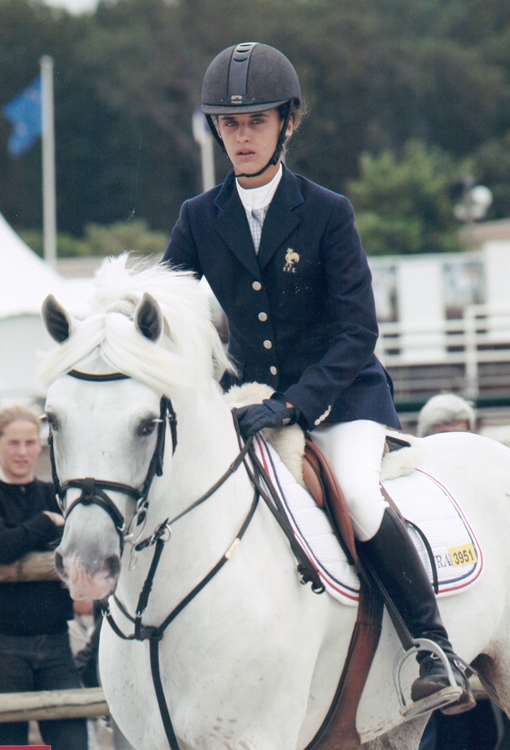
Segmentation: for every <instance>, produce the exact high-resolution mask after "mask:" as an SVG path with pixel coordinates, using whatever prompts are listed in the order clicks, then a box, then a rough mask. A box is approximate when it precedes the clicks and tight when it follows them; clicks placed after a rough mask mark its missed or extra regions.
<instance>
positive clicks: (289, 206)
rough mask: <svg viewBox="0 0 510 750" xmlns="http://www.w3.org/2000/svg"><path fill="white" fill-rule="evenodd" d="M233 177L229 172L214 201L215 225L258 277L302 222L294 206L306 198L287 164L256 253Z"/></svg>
mask: <svg viewBox="0 0 510 750" xmlns="http://www.w3.org/2000/svg"><path fill="white" fill-rule="evenodd" d="M234 180H235V178H234V173H233V172H230V174H228V175H227V177H226V179H225V182H224V183H223V185H222V187H221V189H220V192H219V193H218V195H217V196H216V199H215V201H214V203H215V205H216V206H217V208H218V209H219V211H218V216H217V219H216V222H215V228H216V230H217V231H218V232H219V234H220V235H221V237H222V238H223V239H224V240H225V242H226V243H227V245H228V246H229V247H230V249H231V250H232V252H233V253H234V255H235V256H236V257H237V258H238V259H239V260H240V261H241V263H243V265H244V266H246V268H248V270H249V271H251V273H253V274H254V276H256V277H257V278H259V277H260V271H261V269H263V268H264V266H266V265H267V263H268V262H269V260H270V259H271V257H272V256H273V255H274V253H275V252H276V250H277V249H278V248H279V247H280V245H281V244H282V243H283V242H284V241H285V239H286V238H287V237H288V236H289V234H291V232H292V231H293V230H294V229H295V227H296V226H297V225H298V224H299V222H300V217H299V211H295V210H294V209H296V208H298V206H300V205H301V204H302V203H303V201H304V198H303V196H302V193H301V190H300V188H299V184H298V181H297V179H296V176H295V175H294V174H293V173H292V172H291V171H290V170H288V169H287V168H286V167H285V166H284V167H283V174H282V179H281V180H280V184H279V185H278V188H277V190H276V193H275V195H274V198H273V200H272V201H271V205H270V207H269V211H268V212H267V216H266V219H265V221H264V227H263V230H262V238H261V242H260V248H259V254H258V256H257V255H255V252H254V250H253V241H252V238H251V233H250V228H249V226H248V221H247V219H246V213H245V210H244V207H243V204H242V202H241V199H240V198H239V195H238V193H237V189H236V186H235V182H234Z"/></svg>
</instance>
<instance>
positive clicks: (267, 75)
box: [164, 42, 474, 713]
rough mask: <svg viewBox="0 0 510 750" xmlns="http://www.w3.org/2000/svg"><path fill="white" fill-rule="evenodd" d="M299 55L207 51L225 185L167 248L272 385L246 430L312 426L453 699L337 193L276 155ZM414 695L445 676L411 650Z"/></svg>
mask: <svg viewBox="0 0 510 750" xmlns="http://www.w3.org/2000/svg"><path fill="white" fill-rule="evenodd" d="M300 110H301V92H300V86H299V81H298V78H297V75H296V71H295V70H294V67H293V66H292V64H291V63H290V62H289V60H288V59H287V58H286V57H285V56H284V55H283V54H282V53H281V52H279V51H278V50H277V49H274V48H273V47H270V46H267V45H265V44H259V43H251V42H250V43H243V44H239V45H237V46H232V47H229V48H227V49H225V50H223V51H222V52H221V53H220V54H219V55H217V57H215V59H214V60H213V61H212V63H211V64H210V66H209V68H208V70H207V72H206V74H205V78H204V83H203V89H202V111H203V112H204V113H205V115H206V117H207V120H208V123H209V127H210V129H211V132H212V134H213V136H214V137H215V139H216V141H217V142H218V143H219V144H220V146H221V147H222V149H223V150H224V151H225V152H226V153H227V155H228V157H229V159H230V161H231V162H232V165H233V171H231V172H230V174H228V175H227V177H226V179H225V181H224V182H223V184H222V185H220V186H218V187H216V188H213V189H212V190H210V191H208V192H207V193H204V194H202V195H199V196H198V197H196V198H193V199H191V200H189V201H186V202H185V203H184V204H183V206H182V209H181V213H180V217H179V220H178V221H177V224H176V225H175V227H174V229H173V231H172V236H171V240H170V243H169V245H168V248H167V250H166V253H165V256H164V260H165V261H167V262H169V263H171V265H172V266H181V267H184V268H186V269H192V270H193V271H195V272H196V274H197V275H198V276H202V275H204V276H205V277H206V278H207V280H208V282H209V284H210V286H211V288H212V290H213V292H214V294H215V295H216V297H217V299H218V301H219V303H220V304H221V306H222V307H223V310H224V311H225V314H226V316H227V319H228V323H229V354H230V356H231V358H232V360H233V362H234V364H235V365H236V367H237V372H238V375H237V378H235V377H233V376H232V375H230V374H227V375H226V376H224V378H223V381H222V384H223V386H224V387H228V386H230V385H231V384H232V383H243V382H250V381H258V382H263V383H267V384H269V385H270V386H271V387H272V388H273V389H274V393H273V394H272V396H271V398H269V399H266V400H265V401H263V403H262V404H258V405H255V406H248V407H245V408H244V409H241V410H239V411H238V415H239V423H240V428H241V431H242V433H243V435H244V436H245V437H247V436H249V435H252V434H254V433H255V432H257V431H258V430H261V429H262V428H264V427H280V426H282V425H287V424H292V423H294V422H299V424H300V425H301V426H302V427H303V428H304V429H305V430H307V431H313V438H314V441H315V442H316V443H317V444H318V445H319V447H321V448H322V449H323V451H324V452H325V453H326V455H327V456H328V458H329V460H330V462H331V464H332V466H333V469H334V470H335V472H336V475H337V478H338V480H339V482H340V485H341V486H342V489H343V490H344V494H345V496H346V500H347V504H348V508H349V512H350V515H351V518H352V522H353V526H354V532H355V535H356V537H357V539H358V541H359V549H360V553H361V555H363V556H364V558H365V559H367V560H368V561H370V562H371V564H372V566H373V567H374V568H375V569H376V570H377V572H378V575H379V578H380V579H381V580H382V583H383V585H384V586H385V587H386V589H387V591H388V593H389V594H390V596H391V597H392V598H393V600H394V603H395V605H396V606H397V608H398V610H399V612H400V614H401V616H402V617H403V619H404V621H405V623H406V625H407V627H408V629H409V630H410V632H411V634H412V635H413V637H415V638H419V637H421V638H430V639H431V640H433V641H435V642H436V643H437V644H439V645H440V646H441V647H442V648H443V651H444V652H445V653H446V654H447V656H448V658H449V659H450V661H451V664H452V669H453V672H454V675H455V679H456V681H457V683H458V684H459V685H460V686H461V687H462V689H463V692H462V695H461V697H460V699H459V700H458V701H457V702H456V703H454V704H451V705H449V706H448V707H447V708H446V709H445V710H446V711H447V712H449V713H460V712H462V711H465V710H468V709H469V708H472V707H473V706H474V700H473V697H472V694H471V691H470V688H469V683H468V681H467V679H466V677H465V675H464V672H463V671H462V670H461V668H460V667H459V665H458V663H457V662H456V656H455V653H454V651H453V648H452V646H451V644H450V642H449V640H448V636H447V633H446V630H445V628H444V626H443V624H442V621H441V617H440V615H439V611H438V608H437V605H436V600H435V597H434V594H433V590H432V587H431V585H430V583H429V580H428V577H427V575H426V573H425V570H424V568H423V566H422V563H421V561H420V558H419V556H418V554H417V552H416V549H415V547H414V544H413V542H412V541H411V539H410V537H409V536H408V534H407V531H406V529H405V527H404V525H403V524H402V523H401V521H400V519H399V518H398V516H397V515H396V514H395V513H394V511H393V510H392V509H390V508H389V506H388V504H387V503H386V501H385V500H384V498H383V496H382V494H381V489H380V485H379V472H380V463H381V456H382V453H383V447H384V442H385V433H386V427H387V426H391V427H394V428H399V427H400V423H399V419H398V416H397V414H396V411H395V407H394V404H393V398H392V386H391V381H390V378H389V376H388V375H387V373H386V372H385V370H384V368H383V367H382V365H381V364H380V362H379V361H378V360H377V358H376V357H375V355H374V348H375V344H376V340H377V335H378V329H377V322H376V315H375V306H374V299H373V293H372V287H371V275H370V271H369V268H368V263H367V259H366V256H365V253H364V251H363V248H362V246H361V242H360V238H359V235H358V232H357V230H356V227H355V224H354V216H353V211H352V207H351V204H350V203H349V201H348V200H347V199H346V198H345V197H344V196H341V195H338V194H336V193H333V192H331V191H329V190H326V189H325V188H322V187H320V186H318V185H316V184H314V183H313V182H310V181H309V180H307V179H305V178H303V177H300V176H298V175H295V174H293V173H292V172H291V171H290V170H289V169H287V167H286V166H285V165H284V164H283V163H282V155H283V153H284V150H285V143H286V141H287V139H288V138H290V137H291V136H292V134H293V132H294V131H295V130H296V129H297V127H298V125H299V122H300V119H301V111H300ZM418 660H419V662H420V677H419V678H418V679H417V680H415V682H414V684H413V686H412V699H413V700H418V699H421V698H425V697H427V696H429V695H432V694H434V693H437V692H438V691H439V690H442V689H443V688H445V687H446V686H447V685H449V681H448V678H447V673H446V669H445V667H444V665H443V663H442V662H441V660H440V659H438V658H437V657H434V656H433V655H432V654H430V652H428V653H427V652H420V653H419V654H418Z"/></svg>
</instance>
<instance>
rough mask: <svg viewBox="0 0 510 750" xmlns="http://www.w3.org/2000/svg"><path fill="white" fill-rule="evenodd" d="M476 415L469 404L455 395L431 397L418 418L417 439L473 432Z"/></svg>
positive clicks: (445, 394) (440, 394) (444, 394)
mask: <svg viewBox="0 0 510 750" xmlns="http://www.w3.org/2000/svg"><path fill="white" fill-rule="evenodd" d="M475 425H476V413H475V410H474V408H473V406H472V404H471V402H469V401H466V400H465V399H463V398H461V397H460V396H456V395H455V393H439V394H438V395H437V396H432V398H430V399H429V400H428V401H427V403H426V404H425V406H424V407H423V408H422V410H421V411H420V414H419V416H418V427H417V434H418V437H427V435H435V434H436V433H438V432H474V430H475Z"/></svg>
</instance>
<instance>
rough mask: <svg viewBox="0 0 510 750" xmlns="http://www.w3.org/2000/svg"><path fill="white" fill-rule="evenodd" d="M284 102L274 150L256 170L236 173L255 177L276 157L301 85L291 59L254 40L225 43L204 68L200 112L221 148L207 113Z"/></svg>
mask: <svg viewBox="0 0 510 750" xmlns="http://www.w3.org/2000/svg"><path fill="white" fill-rule="evenodd" d="M282 104H288V110H287V115H286V117H285V121H284V123H283V126H282V128H281V130H280V136H279V138H278V143H277V145H276V150H275V152H274V154H273V156H272V157H271V159H270V160H269V162H268V163H267V164H266V166H265V167H264V168H263V169H261V170H260V171H259V172H257V173H256V174H253V175H237V176H238V177H258V176H259V175H260V174H262V173H263V172H265V171H266V169H268V167H270V166H271V165H272V164H276V163H277V162H278V159H279V158H280V154H281V152H282V149H283V146H284V144H285V140H286V138H285V132H286V130H287V126H288V124H289V120H290V116H291V114H292V108H293V107H297V108H299V107H300V106H301V89H300V87H299V80H298V77H297V74H296V71H295V70H294V66H293V65H292V63H291V62H290V61H289V60H288V59H287V58H286V57H285V55H283V54H282V53H281V52H280V51H279V50H277V49H275V48H274V47H270V46H269V45H267V44H259V43H258V42H243V43H242V44H238V45H234V46H232V47H227V49H224V50H223V52H220V54H219V55H217V56H216V57H215V58H214V60H213V61H212V63H211V64H210V65H209V67H208V68H207V71H206V73H205V76H204V83H203V86H202V112H203V113H204V114H205V116H206V118H207V122H208V124H209V128H210V129H211V133H212V134H213V136H214V138H215V139H216V141H217V142H218V143H219V145H220V146H221V148H222V149H223V150H225V146H224V145H223V141H222V140H221V138H220V137H219V135H218V131H217V130H216V126H215V124H214V122H213V119H212V117H211V115H225V114H234V113H236V114H243V115H244V114H250V113H252V112H264V111H266V110H268V109H273V108H275V107H279V106H280V105H282Z"/></svg>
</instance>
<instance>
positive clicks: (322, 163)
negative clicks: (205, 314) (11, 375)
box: [0, 0, 510, 252]
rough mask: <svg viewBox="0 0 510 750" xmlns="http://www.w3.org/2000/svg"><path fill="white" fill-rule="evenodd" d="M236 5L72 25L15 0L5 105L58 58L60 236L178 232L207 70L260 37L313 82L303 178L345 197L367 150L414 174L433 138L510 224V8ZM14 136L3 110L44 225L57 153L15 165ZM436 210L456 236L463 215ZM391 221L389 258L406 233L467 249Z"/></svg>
mask: <svg viewBox="0 0 510 750" xmlns="http://www.w3.org/2000/svg"><path fill="white" fill-rule="evenodd" d="M232 10H233V5H232V1H231V0H100V2H99V5H98V8H97V11H96V13H95V14H85V15H81V16H71V15H69V14H68V13H67V12H65V11H62V10H56V9H50V8H48V7H46V6H44V5H43V3H42V0H0V107H1V106H3V104H5V103H6V102H8V101H9V100H10V99H12V98H13V97H14V96H16V95H17V94H18V93H20V92H21V91H22V90H23V89H24V87H25V86H26V85H28V83H29V82H30V81H31V80H32V79H33V78H34V76H35V75H36V74H37V71H38V66H39V58H40V56H41V55H42V54H50V55H52V56H53V57H54V59H55V66H56V68H55V69H56V75H55V118H56V137H57V144H56V157H57V208H58V226H59V229H60V231H62V232H64V233H67V234H69V235H70V236H73V237H76V238H81V237H83V235H84V232H85V227H86V226H87V225H89V224H100V225H103V224H105V225H111V224H114V223H116V222H126V221H130V220H132V219H143V220H145V221H146V222H147V225H148V226H149V227H150V228H152V229H158V230H162V231H164V232H165V233H166V235H168V234H169V232H170V230H171V228H172V226H173V224H174V223H175V220H176V218H177V216H178V211H179V207H180V205H181V203H182V202H183V201H184V200H185V199H186V198H189V197H191V196H192V195H194V194H196V193H198V192H199V191H200V189H201V182H200V155H199V152H198V148H197V146H196V144H195V143H194V141H193V138H192V134H191V116H192V113H193V111H194V109H195V108H196V106H197V105H198V103H199V100H200V89H201V81H202V78H203V74H204V71H205V69H206V67H207V64H208V63H209V61H210V60H211V59H212V58H213V56H214V55H215V54H216V53H217V52H218V51H220V50H221V49H222V48H223V47H226V46H227V45H229V44H234V43H236V42H239V41H243V40H246V39H258V40H260V41H263V42H266V43H268V44H273V45H275V46H277V47H278V48H280V49H281V50H282V51H283V52H284V53H285V54H286V55H287V56H288V57H289V58H290V59H291V60H292V61H293V63H294V64H295V66H296V69H297V71H298V74H299V76H300V80H301V83H302V89H303V94H304V96H305V98H306V100H307V101H308V104H309V109H310V115H309V116H308V117H307V118H305V121H304V124H303V126H302V128H301V130H300V132H299V133H298V134H297V135H296V136H295V137H294V138H293V142H292V143H291V148H290V151H289V156H288V164H289V166H290V167H291V168H292V169H295V170H296V171H298V172H300V173H302V174H304V175H306V176H307V177H310V178H311V179H313V180H315V181H317V182H319V183H321V184H323V185H325V186H326V187H329V188H331V189H332V190H336V191H340V192H343V191H345V190H346V188H347V186H348V185H349V184H350V183H351V182H354V183H355V182H356V180H357V178H358V177H359V176H360V169H361V170H364V169H366V166H363V165H364V164H365V162H360V156H361V154H371V155H372V157H373V159H375V160H377V159H378V158H379V157H381V155H383V154H386V152H388V153H391V154H395V155H396V156H395V160H396V161H395V164H398V163H400V161H401V154H402V144H404V143H407V142H408V141H416V140H419V141H421V142H422V143H423V144H425V145H426V148H427V153H428V154H429V155H430V154H431V153H432V152H434V149H440V150H441V153H443V154H444V155H445V158H447V159H449V160H451V162H452V163H454V162H455V163H456V162H459V161H461V160H463V159H465V158H467V157H469V158H470V159H471V160H472V164H473V169H474V174H475V178H476V179H477V181H481V180H483V181H484V182H485V184H487V185H488V187H490V188H491V189H494V192H495V201H494V204H493V207H492V209H491V215H490V216H491V217H492V218H500V217H504V216H509V215H510V167H507V166H504V165H505V164H507V161H508V157H507V156H506V153H508V151H506V152H505V149H508V146H507V144H508V141H507V140H506V139H507V138H508V133H509V132H510V108H509V106H508V104H509V95H508V92H509V91H510V5H509V3H508V0H236V3H235V12H232ZM9 132H10V126H9V124H8V122H7V120H6V119H5V118H4V117H2V116H0V174H1V175H2V180H1V181H0V211H1V212H2V213H3V214H4V215H5V216H6V218H7V220H8V221H10V222H11V223H12V224H13V225H14V226H15V227H17V228H34V227H40V226H41V221H42V207H41V174H40V169H41V168H40V146H39V145H37V146H35V147H34V148H32V149H31V150H30V151H29V152H27V153H26V154H24V155H22V156H20V157H19V158H16V159H13V158H10V157H8V155H7V150H6V144H7V140H8V137H9ZM397 155H398V158H397ZM367 158H368V157H366V156H365V157H364V159H365V161H366V159H367ZM385 158H386V159H388V157H387V156H386V157H385ZM406 158H407V157H406ZM416 158H417V157H416ZM216 166H217V175H218V180H220V179H222V178H223V176H224V174H225V173H226V172H227V171H228V168H229V167H228V163H227V161H226V160H225V158H224V157H222V156H221V155H220V153H219V150H218V151H217V165H216ZM418 193H419V191H418ZM418 193H416V195H417V197H419V196H418ZM420 201H422V199H421V198H420V199H419V200H418V203H417V204H416V206H415V208H414V209H413V211H415V212H418V214H419V212H420V211H421V210H422V208H421V207H422V206H423V205H424V204H423V201H422V202H420ZM375 208H376V207H375V206H372V207H371V210H372V212H374V210H375ZM364 210H365V211H367V210H368V208H367V209H364ZM406 210H407V209H406ZM434 211H435V212H436V216H437V217H438V219H439V230H438V231H441V232H444V231H446V233H447V234H448V232H449V231H450V229H447V230H445V229H444V227H445V226H446V224H445V221H446V220H445V219H444V211H446V208H444V209H441V210H439V208H438V207H437V206H436V207H435V208H434ZM377 214H378V215H379V209H377ZM403 215H404V216H405V217H408V216H409V215H410V214H409V213H407V214H406V213H405V214H403ZM440 217H442V218H440ZM380 218H381V217H380ZM382 218H384V219H385V222H388V221H390V215H389V214H388V213H387V214H384V216H383V217H382ZM363 220H364V222H365V226H367V222H368V225H370V226H372V225H373V223H374V221H375V220H374V219H373V218H372V219H370V217H367V216H365V217H364V219H363ZM376 223H377V222H376ZM380 223H381V222H380V221H379V224H380ZM390 223H391V225H392V226H391V229H390V228H388V229H387V230H386V234H387V235H388V240H387V241H385V243H383V245H384V246H386V247H390V246H391V247H393V248H396V247H399V246H400V244H399V242H398V241H394V240H393V239H391V238H392V237H393V235H394V233H395V230H397V229H398V235H400V232H404V234H405V237H406V239H405V241H404V240H403V241H402V243H403V244H402V246H405V247H408V248H411V247H413V248H416V247H417V244H418V243H419V242H420V241H421V240H420V238H423V237H426V238H427V247H436V248H438V249H439V248H441V247H443V246H444V247H446V246H448V247H449V244H448V241H447V240H446V239H445V240H444V242H443V241H439V240H438V239H436V240H433V239H432V232H431V230H430V231H429V230H427V231H425V230H424V229H423V227H424V226H428V227H430V226H431V220H430V219H429V218H428V217H427V216H422V217H420V216H419V215H418V219H417V220H416V222H414V223H411V222H410V221H408V220H407V219H406V220H405V221H404V222H403V226H402V227H398V226H397V224H396V223H395V221H394V219H391V221H390ZM370 232H371V235H370V236H372V235H373V229H370ZM383 234H384V232H383ZM397 239H398V238H397ZM374 242H375V240H374ZM383 245H381V244H376V245H374V246H373V247H374V250H375V249H376V248H377V252H380V251H381V249H380V248H382V246H383ZM422 249H423V248H422ZM413 251H414V250H413Z"/></svg>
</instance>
